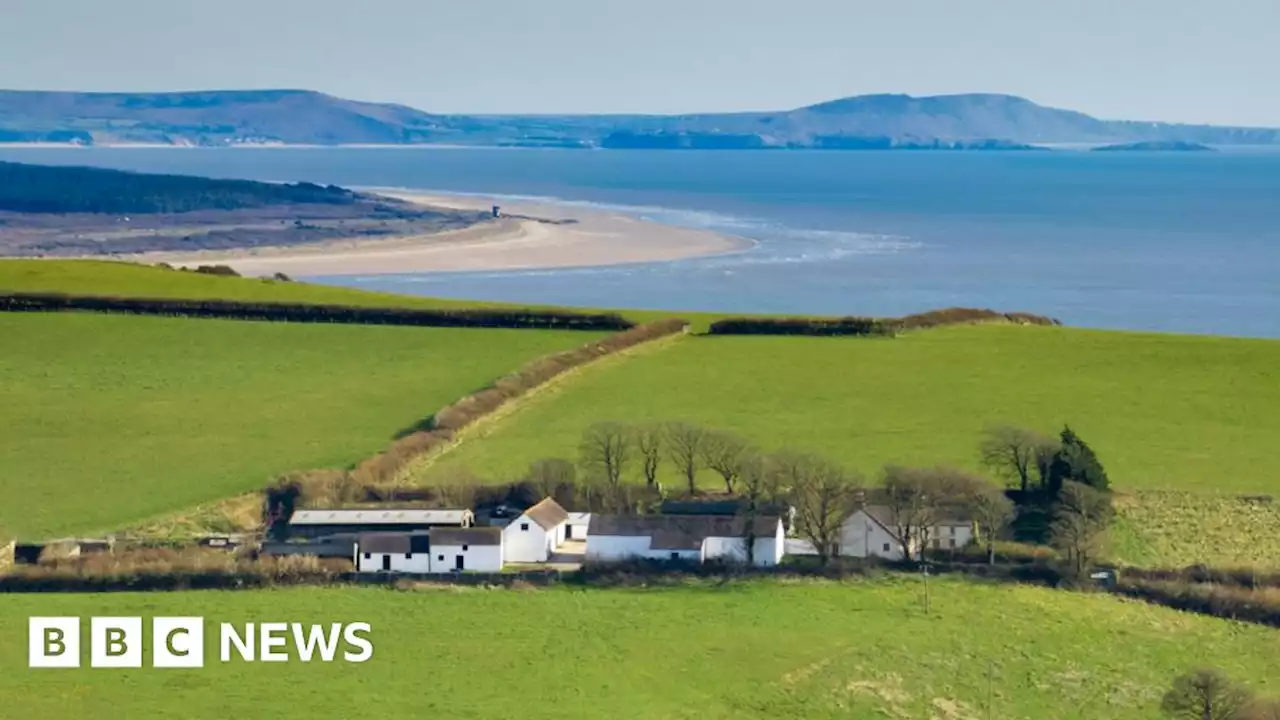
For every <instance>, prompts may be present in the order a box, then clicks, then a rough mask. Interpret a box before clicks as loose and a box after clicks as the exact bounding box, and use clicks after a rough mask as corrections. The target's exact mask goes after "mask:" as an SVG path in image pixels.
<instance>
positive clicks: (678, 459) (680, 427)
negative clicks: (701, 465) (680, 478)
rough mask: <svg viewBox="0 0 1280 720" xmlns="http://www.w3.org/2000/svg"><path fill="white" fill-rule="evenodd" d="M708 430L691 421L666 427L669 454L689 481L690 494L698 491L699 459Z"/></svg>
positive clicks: (666, 443) (670, 424)
mask: <svg viewBox="0 0 1280 720" xmlns="http://www.w3.org/2000/svg"><path fill="white" fill-rule="evenodd" d="M706 434H707V431H706V430H704V429H702V428H700V427H698V426H697V425H692V424H690V423H683V422H674V423H668V424H667V425H666V427H665V432H664V435H665V437H664V442H665V445H666V448H667V455H668V456H669V457H670V458H671V461H672V462H673V463H675V466H676V468H678V469H679V470H680V474H682V475H684V479H685V481H686V482H688V483H689V494H690V495H693V494H695V493H697V491H698V461H699V460H700V459H701V456H702V440H703V438H704V437H706Z"/></svg>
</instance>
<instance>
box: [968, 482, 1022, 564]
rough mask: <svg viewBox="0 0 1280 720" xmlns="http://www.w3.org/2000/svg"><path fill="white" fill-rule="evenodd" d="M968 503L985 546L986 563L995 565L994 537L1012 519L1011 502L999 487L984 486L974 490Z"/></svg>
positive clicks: (1002, 530) (998, 534)
mask: <svg viewBox="0 0 1280 720" xmlns="http://www.w3.org/2000/svg"><path fill="white" fill-rule="evenodd" d="M968 505H969V509H970V511H971V512H972V513H973V518H974V520H976V521H977V522H978V532H980V533H981V534H982V539H983V541H984V542H985V543H986V546H987V563H988V564H989V565H995V564H996V538H997V537H999V536H1000V534H1001V533H1002V532H1004V530H1005V529H1006V528H1007V527H1008V526H1009V523H1010V522H1011V521H1012V520H1013V515H1014V510H1013V502H1012V501H1010V500H1009V498H1007V497H1005V494H1004V493H1003V492H1001V490H1000V489H999V488H995V487H986V488H982V489H979V490H978V491H977V492H975V493H974V494H973V496H972V497H971V498H970V499H969V502H968Z"/></svg>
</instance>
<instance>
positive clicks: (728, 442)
mask: <svg viewBox="0 0 1280 720" xmlns="http://www.w3.org/2000/svg"><path fill="white" fill-rule="evenodd" d="M699 447H700V454H701V456H702V463H703V464H704V465H706V466H707V467H709V468H711V469H712V470H714V471H715V472H717V473H719V475H720V477H721V478H723V479H724V490H725V492H727V493H730V494H732V493H733V489H734V486H735V485H736V484H737V482H738V477H739V476H741V475H742V464H743V461H744V460H746V458H747V457H748V455H749V454H750V452H751V445H750V444H749V443H747V441H746V440H743V439H742V438H741V437H739V436H738V435H735V434H733V433H731V432H725V431H723V430H711V431H707V432H706V433H704V434H703V436H702V442H701V443H700V446H699Z"/></svg>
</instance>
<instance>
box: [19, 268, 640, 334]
mask: <svg viewBox="0 0 1280 720" xmlns="http://www.w3.org/2000/svg"><path fill="white" fill-rule="evenodd" d="M206 267H210V266H206ZM217 267H218V266H212V268H215V269H206V270H203V271H200V272H204V273H207V274H215V275H217V274H226V273H225V272H222V271H218V270H216V268H217ZM65 311H88V312H102V313H121V314H128V315H164V316H178V317H193V318H222V319H230V320H265V321H271V322H308V323H337V324H349V325H409V326H416V327H455V328H456V327H477V328H508V329H538V330H593V331H600V330H627V329H630V328H632V327H635V325H634V324H633V323H632V322H630V321H629V320H627V319H625V318H623V317H622V316H621V315H619V314H617V313H593V314H588V313H577V312H568V311H558V310H524V309H512V310H507V309H502V308H466V309H458V310H451V309H438V310H429V309H416V308H379V307H360V306H352V305H316V304H309V303H275V302H241V301H236V300H188V299H167V298H131V297H109V296H98V295H64V294H60V293H5V294H0V312H65Z"/></svg>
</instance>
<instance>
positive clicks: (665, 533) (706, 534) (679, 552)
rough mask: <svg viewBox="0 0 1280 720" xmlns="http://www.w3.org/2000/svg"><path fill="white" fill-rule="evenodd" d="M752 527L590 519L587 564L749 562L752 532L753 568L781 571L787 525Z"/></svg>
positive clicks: (667, 519) (685, 518) (726, 519)
mask: <svg viewBox="0 0 1280 720" xmlns="http://www.w3.org/2000/svg"><path fill="white" fill-rule="evenodd" d="M751 522H752V525H751V526H750V528H748V525H747V523H748V520H747V519H746V518H744V517H732V516H722V515H601V514H599V513H596V514H593V515H592V516H591V526H590V529H589V530H588V532H587V553H586V561H587V562H617V561H621V560H629V559H647V560H665V561H684V562H697V563H702V562H708V561H720V562H746V560H747V552H746V547H747V545H746V537H747V534H748V533H747V531H748V529H750V530H751V535H752V536H753V544H752V548H753V551H754V552H753V559H752V562H753V564H754V565H756V566H760V567H766V566H771V565H777V564H778V563H779V562H781V561H782V556H783V553H784V550H785V540H786V535H785V534H784V531H783V528H782V520H781V519H780V518H778V517H777V516H775V515H769V516H761V517H757V518H755V519H754V520H753V521H751Z"/></svg>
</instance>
